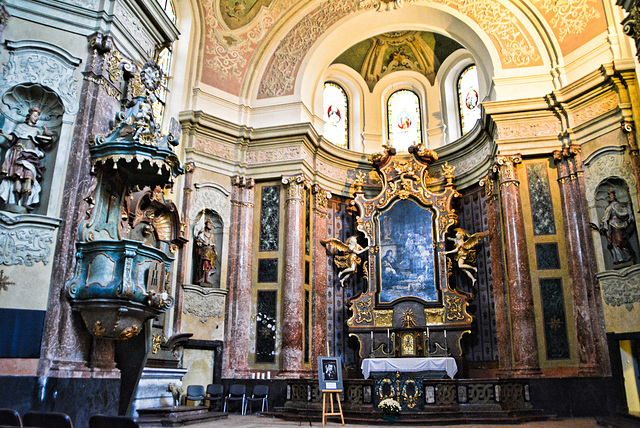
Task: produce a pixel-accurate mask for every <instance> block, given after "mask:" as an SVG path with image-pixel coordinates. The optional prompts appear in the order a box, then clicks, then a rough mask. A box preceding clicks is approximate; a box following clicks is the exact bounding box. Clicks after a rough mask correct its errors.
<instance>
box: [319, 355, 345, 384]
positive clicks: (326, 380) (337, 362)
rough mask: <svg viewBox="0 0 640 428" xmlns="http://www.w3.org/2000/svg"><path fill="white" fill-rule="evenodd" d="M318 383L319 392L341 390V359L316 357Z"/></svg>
mask: <svg viewBox="0 0 640 428" xmlns="http://www.w3.org/2000/svg"><path fill="white" fill-rule="evenodd" d="M318 382H319V383H320V391H323V390H342V359H341V358H340V357H318Z"/></svg>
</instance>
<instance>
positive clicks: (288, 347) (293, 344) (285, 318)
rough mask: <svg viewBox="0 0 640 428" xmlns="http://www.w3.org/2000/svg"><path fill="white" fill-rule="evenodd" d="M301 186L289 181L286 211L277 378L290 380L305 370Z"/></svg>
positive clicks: (292, 180)
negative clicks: (280, 339) (279, 359)
mask: <svg viewBox="0 0 640 428" xmlns="http://www.w3.org/2000/svg"><path fill="white" fill-rule="evenodd" d="M302 186H303V185H302V183H298V182H296V181H295V180H294V179H291V180H290V181H289V183H288V188H287V191H286V194H287V199H286V201H285V209H284V212H285V219H284V224H285V230H284V278H283V284H282V306H283V308H282V309H283V313H282V348H281V356H282V371H281V372H280V373H279V375H278V376H280V377H287V378H289V377H292V378H293V377H299V376H300V373H301V372H302V370H303V367H302V361H303V349H302V329H303V323H302V322H303V311H304V268H303V266H304V262H303V251H304V242H303V240H304V205H303V200H302V195H303V192H302V190H301V187H302ZM292 188H293V189H292Z"/></svg>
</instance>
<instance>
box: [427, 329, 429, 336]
mask: <svg viewBox="0 0 640 428" xmlns="http://www.w3.org/2000/svg"><path fill="white" fill-rule="evenodd" d="M427 337H429V327H427Z"/></svg>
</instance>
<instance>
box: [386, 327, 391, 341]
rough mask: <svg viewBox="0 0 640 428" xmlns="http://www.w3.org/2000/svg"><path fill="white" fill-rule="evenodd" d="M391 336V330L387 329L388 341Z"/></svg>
mask: <svg viewBox="0 0 640 428" xmlns="http://www.w3.org/2000/svg"><path fill="white" fill-rule="evenodd" d="M389 337H391V336H390V334H389V329H387V340H389Z"/></svg>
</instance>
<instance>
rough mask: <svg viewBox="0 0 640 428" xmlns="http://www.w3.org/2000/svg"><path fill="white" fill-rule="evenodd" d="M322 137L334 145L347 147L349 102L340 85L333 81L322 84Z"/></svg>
mask: <svg viewBox="0 0 640 428" xmlns="http://www.w3.org/2000/svg"><path fill="white" fill-rule="evenodd" d="M323 105H324V121H325V125H324V138H326V139H327V140H328V141H329V142H331V143H333V144H335V145H336V146H340V147H344V148H345V149H347V148H349V114H348V113H349V111H348V107H349V104H348V102H347V94H346V92H345V91H344V89H342V87H341V86H340V85H338V84H336V83H333V82H326V83H325V84H324V94H323Z"/></svg>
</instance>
